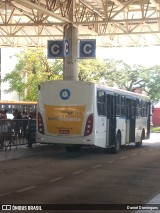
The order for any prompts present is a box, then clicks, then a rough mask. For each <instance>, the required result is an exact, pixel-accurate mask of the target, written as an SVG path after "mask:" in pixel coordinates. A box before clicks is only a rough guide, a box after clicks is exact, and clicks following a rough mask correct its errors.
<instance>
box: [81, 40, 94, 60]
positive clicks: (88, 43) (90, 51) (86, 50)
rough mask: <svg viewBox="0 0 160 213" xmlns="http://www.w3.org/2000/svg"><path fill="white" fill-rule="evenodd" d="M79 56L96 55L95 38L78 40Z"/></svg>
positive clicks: (91, 56)
mask: <svg viewBox="0 0 160 213" xmlns="http://www.w3.org/2000/svg"><path fill="white" fill-rule="evenodd" d="M79 56H80V58H95V57H96V40H95V39H91V40H80V54H79Z"/></svg>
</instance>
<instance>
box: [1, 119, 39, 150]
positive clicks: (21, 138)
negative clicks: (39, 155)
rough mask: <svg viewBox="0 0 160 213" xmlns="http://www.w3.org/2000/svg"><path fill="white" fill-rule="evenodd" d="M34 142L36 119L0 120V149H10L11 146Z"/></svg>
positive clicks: (29, 145) (29, 144)
mask: <svg viewBox="0 0 160 213" xmlns="http://www.w3.org/2000/svg"><path fill="white" fill-rule="evenodd" d="M33 143H36V120H35V119H13V120H3V119H1V120H0V149H1V150H7V149H9V150H11V148H12V146H16V148H17V146H19V145H27V146H28V147H32V144H33Z"/></svg>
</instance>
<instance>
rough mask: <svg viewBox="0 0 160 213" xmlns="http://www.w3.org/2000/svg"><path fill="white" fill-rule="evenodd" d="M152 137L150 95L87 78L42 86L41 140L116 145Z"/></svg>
mask: <svg viewBox="0 0 160 213" xmlns="http://www.w3.org/2000/svg"><path fill="white" fill-rule="evenodd" d="M149 136H150V99H149V97H148V96H144V95H140V94H136V93H132V92H128V91H124V90H120V89H115V88H111V87H106V86H103V85H97V84H95V83H90V82H83V81H48V82H45V83H41V84H40V85H39V100H38V105H37V134H36V138H37V142H40V143H55V144H64V145H66V146H65V147H66V150H67V151H69V150H70V151H71V150H79V149H80V148H81V146H86V145H90V146H97V147H102V148H109V147H112V149H113V152H114V153H118V152H119V151H120V147H121V145H125V144H129V143H131V142H133V143H135V145H136V146H137V147H141V146H142V140H144V139H147V138H149Z"/></svg>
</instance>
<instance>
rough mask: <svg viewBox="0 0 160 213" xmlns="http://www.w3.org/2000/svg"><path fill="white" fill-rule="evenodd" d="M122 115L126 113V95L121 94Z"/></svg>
mask: <svg viewBox="0 0 160 213" xmlns="http://www.w3.org/2000/svg"><path fill="white" fill-rule="evenodd" d="M121 115H122V116H124V115H125V96H124V95H122V96H121Z"/></svg>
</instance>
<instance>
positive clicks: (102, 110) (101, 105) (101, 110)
mask: <svg viewBox="0 0 160 213" xmlns="http://www.w3.org/2000/svg"><path fill="white" fill-rule="evenodd" d="M97 110H98V115H106V101H105V92H104V91H103V90H98V91H97Z"/></svg>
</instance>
